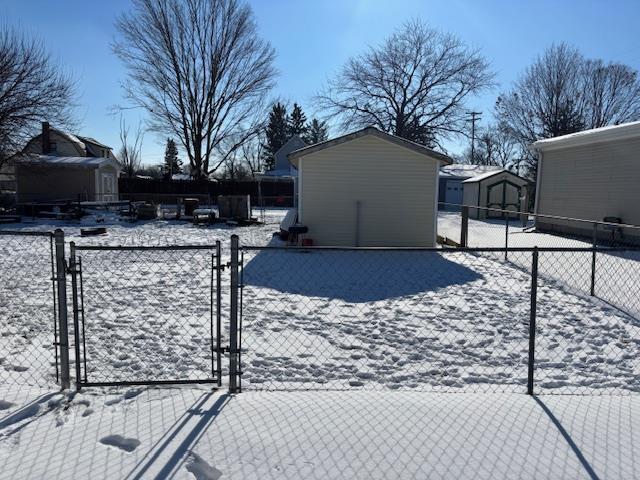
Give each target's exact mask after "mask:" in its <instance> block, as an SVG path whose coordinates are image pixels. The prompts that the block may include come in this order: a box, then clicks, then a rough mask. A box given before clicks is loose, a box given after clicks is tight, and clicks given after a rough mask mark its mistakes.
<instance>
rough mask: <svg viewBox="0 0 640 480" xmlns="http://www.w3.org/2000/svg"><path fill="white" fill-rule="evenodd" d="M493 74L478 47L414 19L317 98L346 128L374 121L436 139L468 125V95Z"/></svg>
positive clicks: (349, 64) (355, 60)
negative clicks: (465, 114)
mask: <svg viewBox="0 0 640 480" xmlns="http://www.w3.org/2000/svg"><path fill="white" fill-rule="evenodd" d="M493 77H494V75H493V73H491V72H490V70H489V66H488V63H487V62H486V60H485V59H484V58H483V57H482V55H481V54H480V52H479V51H478V50H474V49H471V48H468V47H467V46H466V45H464V44H463V43H462V41H461V40H459V39H458V38H456V37H454V36H453V35H449V34H445V33H441V32H439V31H437V30H433V29H431V28H429V27H427V26H426V25H425V24H423V23H421V22H420V21H418V20H414V21H412V22H409V23H406V24H405V25H404V26H403V27H402V28H401V29H400V30H398V31H397V32H396V33H394V34H393V35H392V36H391V37H389V38H388V39H387V40H386V41H385V42H384V43H383V44H382V45H381V46H379V47H370V48H369V50H368V51H367V52H366V53H364V54H362V55H360V56H358V57H355V58H352V59H350V60H349V61H348V62H347V63H346V65H345V66H344V67H343V68H342V70H341V72H340V73H339V74H338V76H337V77H336V78H335V79H334V80H332V81H330V82H329V85H328V87H327V88H326V90H325V91H324V92H323V93H321V94H319V95H318V96H317V97H316V102H317V104H318V106H319V107H320V108H323V109H324V110H325V111H327V112H328V114H329V116H333V117H337V118H338V119H339V120H340V121H341V124H342V127H343V128H345V129H346V128H353V126H359V127H364V126H367V125H374V126H376V127H378V128H380V129H381V130H384V131H386V132H389V133H392V134H394V135H398V136H401V137H405V138H408V139H410V140H414V141H417V142H420V143H425V144H430V145H436V144H438V143H440V141H441V140H442V139H445V138H450V137H451V136H454V135H456V134H460V133H462V132H464V131H465V126H464V111H465V108H464V102H465V100H466V99H467V98H468V97H469V96H471V95H473V94H476V93H479V92H481V91H482V90H484V89H486V88H488V87H490V86H491V85H492V82H493Z"/></svg>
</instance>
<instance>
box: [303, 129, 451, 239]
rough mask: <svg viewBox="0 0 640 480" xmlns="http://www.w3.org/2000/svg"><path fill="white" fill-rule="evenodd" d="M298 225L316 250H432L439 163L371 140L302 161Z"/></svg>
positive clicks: (396, 146)
mask: <svg viewBox="0 0 640 480" xmlns="http://www.w3.org/2000/svg"><path fill="white" fill-rule="evenodd" d="M303 164H304V166H303V167H302V168H301V170H300V175H301V177H302V179H301V191H300V200H301V204H302V205H301V222H302V223H303V224H304V225H306V226H308V227H309V233H308V237H309V238H312V239H313V240H314V242H315V243H316V244H317V245H355V242H356V223H357V221H356V217H357V209H356V205H357V202H360V216H359V217H360V232H359V238H360V246H433V245H434V238H435V232H434V219H435V216H434V212H435V198H436V197H435V195H436V183H437V175H438V169H439V162H438V161H437V160H435V159H430V158H428V157H425V156H424V155H420V154H418V153H415V152H412V151H411V150H409V149H406V148H404V147H401V146H398V145H394V144H392V143H390V142H386V141H384V140H382V139H379V138H377V137H373V136H365V137H361V138H358V139H355V140H353V141H350V142H347V143H344V144H341V145H337V146H335V147H332V148H328V149H326V150H321V151H319V152H316V153H312V154H309V155H307V156H305V157H304V158H303Z"/></svg>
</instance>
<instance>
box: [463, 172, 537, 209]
mask: <svg viewBox="0 0 640 480" xmlns="http://www.w3.org/2000/svg"><path fill="white" fill-rule="evenodd" d="M462 185H463V194H462V195H463V198H462V200H463V202H462V203H463V204H464V205H473V206H479V207H484V208H494V209H498V210H509V211H510V212H513V214H511V213H510V214H509V217H510V218H515V217H517V216H518V215H519V214H520V213H523V212H526V211H527V206H528V186H529V181H528V180H527V179H526V178H522V177H521V176H519V175H516V174H515V173H512V172H510V171H508V170H504V169H503V170H496V171H493V172H486V173H482V174H480V175H477V176H475V177H472V178H469V179H467V180H465V181H463V182H462ZM469 216H470V217H471V218H479V219H484V218H504V217H505V216H506V214H504V213H503V212H494V211H491V210H483V209H479V208H470V209H469Z"/></svg>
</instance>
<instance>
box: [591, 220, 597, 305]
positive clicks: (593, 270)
mask: <svg viewBox="0 0 640 480" xmlns="http://www.w3.org/2000/svg"><path fill="white" fill-rule="evenodd" d="M597 245H598V224H597V223H594V224H593V251H592V252H591V296H592V297H593V296H595V294H596V246H597Z"/></svg>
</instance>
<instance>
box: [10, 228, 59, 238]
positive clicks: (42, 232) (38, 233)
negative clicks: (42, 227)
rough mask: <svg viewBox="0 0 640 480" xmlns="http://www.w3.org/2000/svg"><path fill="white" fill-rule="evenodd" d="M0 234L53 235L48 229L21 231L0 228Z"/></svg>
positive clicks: (17, 235)
mask: <svg viewBox="0 0 640 480" xmlns="http://www.w3.org/2000/svg"><path fill="white" fill-rule="evenodd" d="M0 235H7V236H16V237H19V236H24V237H53V232H48V231H23V230H0Z"/></svg>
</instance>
